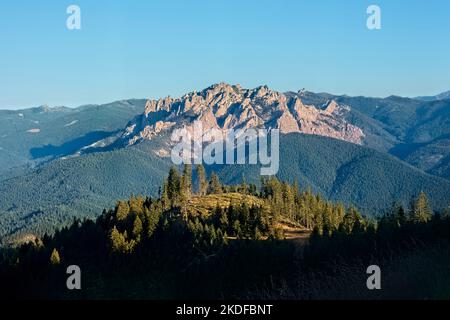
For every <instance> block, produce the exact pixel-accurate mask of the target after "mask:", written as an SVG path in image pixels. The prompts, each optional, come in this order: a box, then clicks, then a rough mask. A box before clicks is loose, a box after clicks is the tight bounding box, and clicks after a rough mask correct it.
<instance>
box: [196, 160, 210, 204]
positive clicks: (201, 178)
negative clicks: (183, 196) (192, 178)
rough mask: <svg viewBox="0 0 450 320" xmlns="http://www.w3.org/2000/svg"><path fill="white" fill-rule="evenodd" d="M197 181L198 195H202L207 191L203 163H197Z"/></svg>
mask: <svg viewBox="0 0 450 320" xmlns="http://www.w3.org/2000/svg"><path fill="white" fill-rule="evenodd" d="M197 183H198V195H200V196H204V195H206V193H207V192H208V181H207V180H206V172H205V168H204V167H203V165H201V164H199V165H197Z"/></svg>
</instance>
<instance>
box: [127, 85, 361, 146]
mask: <svg viewBox="0 0 450 320" xmlns="http://www.w3.org/2000/svg"><path fill="white" fill-rule="evenodd" d="M349 112H350V107H348V106H345V105H340V104H338V103H337V102H335V101H334V100H330V101H328V102H327V103H325V104H323V105H320V106H317V105H315V106H314V105H306V104H304V103H303V102H302V99H301V95H297V96H289V97H288V96H287V95H285V94H283V93H280V92H276V91H273V90H271V89H269V88H268V87H267V86H261V87H258V88H255V89H244V88H242V87H241V86H240V85H229V84H226V83H220V84H215V85H213V86H211V87H209V88H206V89H204V90H202V91H199V92H191V93H188V94H186V95H184V96H182V97H181V98H177V99H174V98H171V97H167V98H164V99H159V100H149V101H147V104H146V106H145V112H144V114H142V115H141V116H140V117H138V118H137V119H136V120H135V121H134V122H132V123H130V124H129V125H128V127H127V128H126V129H125V131H124V133H123V135H122V137H121V138H122V139H124V140H125V142H126V144H128V145H132V144H135V143H137V142H139V141H142V140H151V139H153V138H155V137H156V136H158V135H159V134H161V133H164V132H170V131H171V130H174V129H176V128H181V127H188V128H189V127H190V126H192V125H193V123H194V122H195V121H201V123H202V125H203V129H204V130H205V129H206V130H207V129H211V128H214V129H218V130H227V129H247V128H265V129H279V130H280V132H281V133H291V132H299V133H305V134H315V135H321V136H327V137H332V138H336V139H340V140H345V141H348V142H352V143H355V144H363V139H364V133H363V131H362V130H361V129H360V128H359V127H357V126H355V125H353V124H351V123H349V122H347V121H346V115H347V114H348V113H349Z"/></svg>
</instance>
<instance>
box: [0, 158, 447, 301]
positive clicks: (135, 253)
mask: <svg viewBox="0 0 450 320" xmlns="http://www.w3.org/2000/svg"><path fill="white" fill-rule="evenodd" d="M192 176H193V168H192V167H191V166H185V167H184V168H183V171H182V172H181V173H180V172H178V171H177V170H176V168H173V167H172V168H171V169H170V170H169V175H168V178H167V179H165V181H164V183H163V186H162V188H161V189H160V190H161V191H160V193H159V196H158V197H142V196H132V197H130V198H129V200H121V201H118V202H117V204H116V206H115V208H114V209H110V210H105V211H103V214H102V215H101V216H100V217H99V218H98V219H97V220H96V221H95V222H94V221H92V220H85V221H80V220H75V221H74V222H73V223H72V225H71V226H70V227H66V228H63V229H62V230H60V231H58V232H56V234H55V235H53V236H50V237H49V236H44V237H42V238H37V239H32V241H31V242H29V243H27V244H23V245H21V246H20V248H9V249H6V248H3V249H0V281H1V283H2V289H1V290H0V296H2V297H3V296H5V297H6V296H8V297H10V298H11V297H13V298H14V297H17V298H22V299H23V298H40V299H105V298H106V299H118V298H122V299H123V298H128V299H156V298H157V299H176V298H180V297H184V298H186V297H188V298H193V299H201V298H209V299H223V298H231V297H234V298H256V299H263V298H271V299H324V298H332V299H338V298H353V299H355V298H357V299H374V298H378V299H379V298H381V299H383V298H384V299H398V298H408V297H409V298H410V299H423V298H425V297H427V298H448V289H449V286H448V282H447V281H443V279H447V276H448V257H449V255H448V254H447V253H448V242H449V241H450V239H449V234H450V233H449V232H448V231H449V228H450V220H449V212H448V210H447V211H442V212H439V214H437V215H433V214H432V208H431V207H430V205H429V202H428V199H427V197H426V195H425V194H424V193H421V194H419V195H418V196H417V197H415V198H414V199H412V201H411V205H410V207H408V208H404V207H402V206H394V207H392V209H391V211H390V212H389V213H387V214H386V215H384V216H383V217H381V218H380V219H378V220H374V219H368V218H367V217H365V216H364V215H362V214H361V213H360V212H358V210H356V209H355V208H353V207H350V208H345V207H344V206H343V205H342V204H339V203H332V202H328V201H325V200H324V199H323V198H322V197H321V196H320V195H316V194H314V193H312V192H311V191H304V192H300V191H299V189H298V185H297V184H296V183H294V184H289V183H286V182H282V181H280V180H278V179H276V178H269V179H264V180H263V181H262V183H261V187H260V188H257V187H256V186H255V185H253V184H248V183H246V182H245V181H242V183H241V184H239V185H232V186H224V185H223V184H222V183H221V182H220V180H219V178H218V176H217V175H216V174H215V173H211V174H210V176H209V178H208V177H207V175H206V173H205V169H204V168H203V167H202V166H197V167H196V168H195V176H196V179H194V180H192V178H191V177H192ZM199 202H200V203H202V204H203V205H204V206H203V209H205V210H201V211H200V212H198V211H197V209H198V208H199V206H198V203H199ZM214 202H215V203H216V204H215V205H214ZM192 210H194V211H192ZM285 223H290V224H293V225H298V226H302V227H303V228H305V229H307V230H309V232H312V233H311V236H310V238H309V241H307V242H301V243H299V242H296V241H292V240H286V239H285V234H284V232H283V229H282V228H281V226H282V225H283V224H285ZM299 246H301V250H299V249H300V248H299ZM424 261H426V268H427V270H428V271H429V272H425V273H423V262H424ZM370 264H377V265H379V266H381V267H382V268H383V279H389V281H386V284H385V285H383V290H373V291H371V290H367V288H366V287H365V286H366V279H365V277H366V268H367V265H370ZM67 265H77V266H79V267H80V268H81V270H82V274H83V277H82V290H72V291H71V290H67V288H66V287H65V285H66V277H67V275H66V272H65V271H66V269H65V266H67ZM406 265H407V266H408V268H405V269H404V270H403V273H402V277H394V276H395V275H396V274H397V275H398V267H399V266H400V267H405V266H406ZM345 271H349V272H345ZM418 275H421V276H420V277H418ZM383 283H384V282H383ZM43 284H45V285H43ZM194 284H195V285H194ZM433 284H434V285H433ZM436 284H437V285H436ZM325 288H327V289H326V290H325Z"/></svg>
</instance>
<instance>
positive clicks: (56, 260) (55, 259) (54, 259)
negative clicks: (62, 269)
mask: <svg viewBox="0 0 450 320" xmlns="http://www.w3.org/2000/svg"><path fill="white" fill-rule="evenodd" d="M50 263H51V264H52V265H54V266H56V265H59V264H60V263H61V258H60V256H59V252H58V250H56V248H55V249H53V251H52V254H51V255H50Z"/></svg>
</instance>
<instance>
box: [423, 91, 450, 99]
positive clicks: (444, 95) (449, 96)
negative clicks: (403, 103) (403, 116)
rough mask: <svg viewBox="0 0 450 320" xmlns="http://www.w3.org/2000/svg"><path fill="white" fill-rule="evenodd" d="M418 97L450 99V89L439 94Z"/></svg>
mask: <svg viewBox="0 0 450 320" xmlns="http://www.w3.org/2000/svg"><path fill="white" fill-rule="evenodd" d="M416 99H419V100H423V101H438V100H447V99H450V90H449V91H445V92H442V93H440V94H437V95H435V96H423V97H416Z"/></svg>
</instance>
